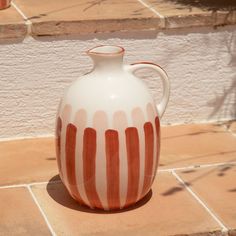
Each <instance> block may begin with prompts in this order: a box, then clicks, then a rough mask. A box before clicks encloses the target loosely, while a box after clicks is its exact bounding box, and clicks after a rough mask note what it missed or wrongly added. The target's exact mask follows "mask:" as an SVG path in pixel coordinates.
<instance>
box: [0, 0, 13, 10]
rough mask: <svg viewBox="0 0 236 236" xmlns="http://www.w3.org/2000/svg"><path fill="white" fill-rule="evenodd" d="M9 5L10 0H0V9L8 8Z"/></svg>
mask: <svg viewBox="0 0 236 236" xmlns="http://www.w3.org/2000/svg"><path fill="white" fill-rule="evenodd" d="M10 5H11V0H0V10H3V9H5V8H8V7H9V6H10Z"/></svg>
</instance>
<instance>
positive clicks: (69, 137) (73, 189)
mask: <svg viewBox="0 0 236 236" xmlns="http://www.w3.org/2000/svg"><path fill="white" fill-rule="evenodd" d="M76 132H77V128H76V127H75V126H74V125H73V124H68V125H67V128H66V174H67V180H68V188H69V189H70V193H71V195H72V196H73V197H74V198H75V199H76V200H78V201H79V202H80V203H84V202H83V201H82V199H81V196H80V194H79V192H78V189H77V186H76V174H75V145H76Z"/></svg>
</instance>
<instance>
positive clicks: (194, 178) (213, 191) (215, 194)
mask: <svg viewBox="0 0 236 236" xmlns="http://www.w3.org/2000/svg"><path fill="white" fill-rule="evenodd" d="M178 174H179V175H180V176H181V178H182V179H184V180H185V181H186V182H187V183H188V184H189V185H190V186H191V188H192V189H193V190H194V192H195V193H197V194H198V196H200V198H201V199H202V200H203V201H204V202H205V203H206V204H207V205H208V206H209V207H210V208H211V209H212V210H213V211H214V212H215V213H216V214H217V215H218V216H219V217H220V218H221V219H222V221H223V222H224V223H225V225H226V226H227V227H229V228H230V229H235V230H236V201H235V200H236V181H235V180H236V165H234V166H233V165H225V166H221V167H214V168H203V169H197V170H191V171H181V172H178Z"/></svg>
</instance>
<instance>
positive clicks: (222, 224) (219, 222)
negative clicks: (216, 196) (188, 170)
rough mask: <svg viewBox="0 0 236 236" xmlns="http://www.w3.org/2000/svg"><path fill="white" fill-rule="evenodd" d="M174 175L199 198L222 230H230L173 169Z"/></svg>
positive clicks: (198, 200) (195, 197) (199, 201)
mask: <svg viewBox="0 0 236 236" xmlns="http://www.w3.org/2000/svg"><path fill="white" fill-rule="evenodd" d="M171 173H172V175H174V176H175V178H176V179H177V180H178V181H179V182H180V183H181V184H182V185H183V186H184V188H185V189H186V190H187V191H188V192H189V193H190V194H191V195H192V197H193V198H194V199H195V200H197V202H198V203H199V204H200V205H201V206H202V207H203V208H204V209H205V210H206V211H207V212H208V213H209V214H210V215H211V217H212V218H213V219H214V220H215V221H216V222H217V223H218V224H219V225H220V227H221V231H222V232H228V231H229V229H228V228H227V227H226V226H225V225H224V223H223V222H222V221H221V220H220V219H219V218H218V217H217V215H216V214H214V212H213V211H212V210H211V209H210V208H209V207H208V206H207V205H206V203H204V202H203V201H202V200H201V199H200V197H198V195H197V194H196V193H194V191H193V190H192V189H191V188H190V187H189V186H188V185H187V184H186V183H185V182H184V180H183V179H182V178H181V177H180V176H179V175H178V174H177V173H176V172H175V171H174V170H173V171H172V172H171Z"/></svg>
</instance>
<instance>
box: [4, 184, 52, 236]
mask: <svg viewBox="0 0 236 236" xmlns="http://www.w3.org/2000/svg"><path fill="white" fill-rule="evenodd" d="M0 209H1V210H0V235H4V236H5V235H9V236H10V235H22V236H26V235H45V236H46V235H50V232H49V230H48V228H47V225H46V223H45V222H44V219H43V217H42V215H41V213H40V212H39V210H38V208H37V206H36V204H35V203H34V202H33V199H32V197H31V196H30V193H29V191H28V190H27V189H26V188H11V189H0Z"/></svg>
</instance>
